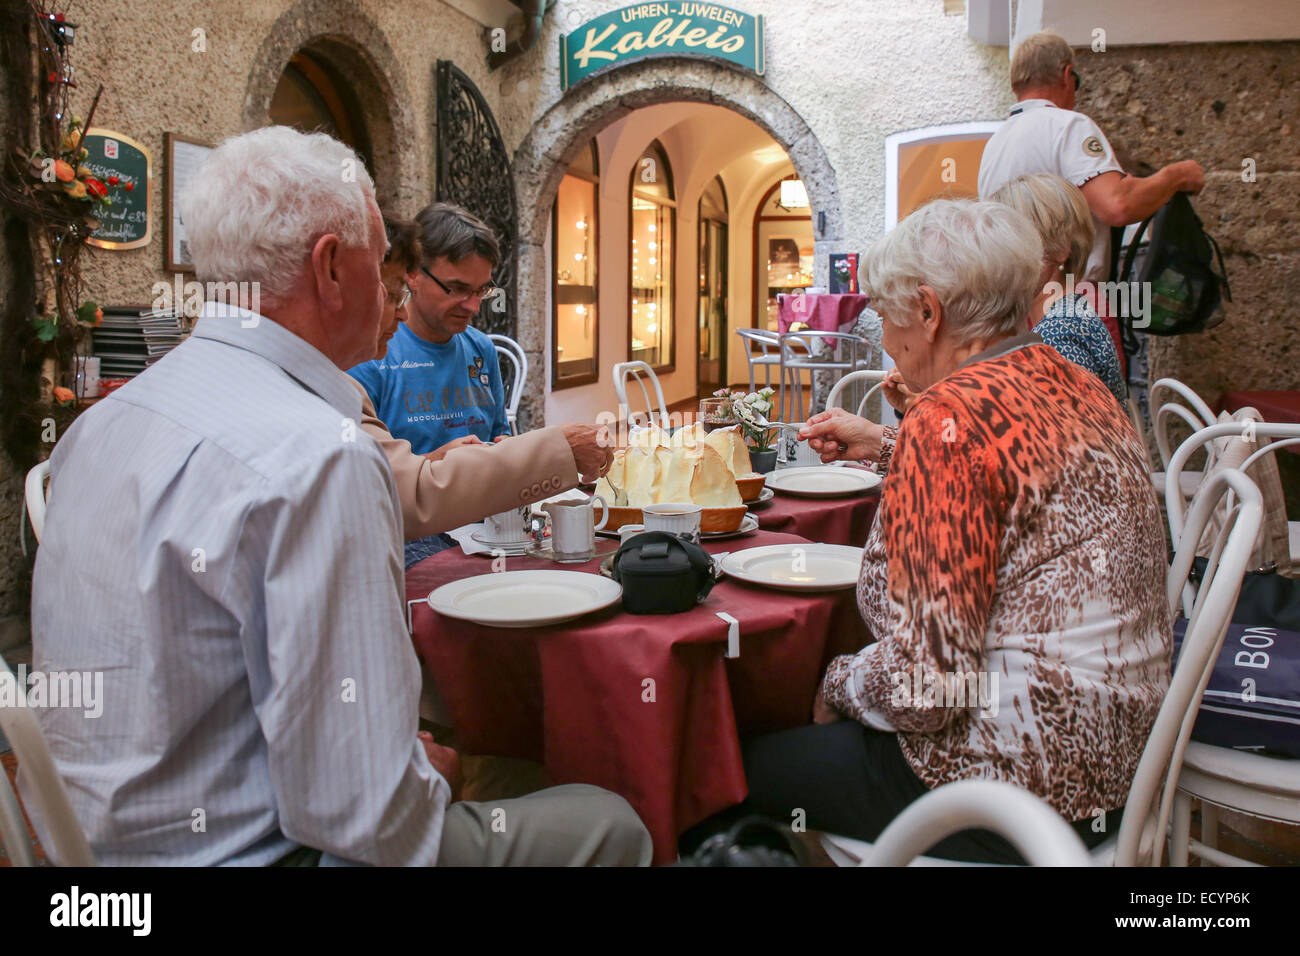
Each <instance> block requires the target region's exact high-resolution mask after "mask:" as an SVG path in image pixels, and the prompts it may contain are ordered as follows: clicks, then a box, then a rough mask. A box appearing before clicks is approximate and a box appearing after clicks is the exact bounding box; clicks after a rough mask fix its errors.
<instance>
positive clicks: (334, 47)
mask: <svg viewBox="0 0 1300 956" xmlns="http://www.w3.org/2000/svg"><path fill="white" fill-rule="evenodd" d="M304 49H305V50H308V51H310V52H312V53H314V54H316V55H318V56H321V57H323V58H324V59H326V60H327V61H328V62H329V64H330V65H331V66H332V67H333V68H334V69H336V70H337V71H338V72H339V74H341V75H342V76H343V77H344V78H345V79H346V80H347V81H348V83H349V84H350V85H351V87H352V89H353V91H354V92H355V94H356V96H357V99H358V101H359V102H360V103H361V105H362V107H363V111H364V115H365V121H366V125H367V132H368V133H369V137H370V145H371V151H372V153H373V155H374V166H375V169H374V178H375V192H376V195H377V198H378V200H379V203H380V205H381V206H383V207H385V208H393V209H397V208H408V207H410V206H411V205H412V204H414V203H418V202H421V201H423V193H422V191H421V190H420V189H419V188H417V184H420V183H422V182H423V181H424V179H425V177H424V176H422V175H421V173H420V170H419V165H418V156H417V155H416V151H415V150H412V149H411V148H410V144H411V143H414V142H417V141H418V139H417V135H416V128H417V127H416V123H415V120H414V117H413V116H412V115H411V114H410V109H411V102H412V100H411V97H410V96H409V94H408V93H407V90H406V88H405V85H404V84H403V82H402V79H401V77H400V75H399V74H398V73H397V72H396V71H395V70H390V69H387V68H386V65H387V64H395V63H396V62H397V54H396V53H394V52H393V48H392V46H391V45H390V44H389V42H388V38H387V37H386V36H385V35H384V32H383V31H382V30H380V29H379V27H378V26H377V25H376V24H375V23H374V21H373V20H371V19H370V17H368V16H367V15H366V14H365V13H364V12H363V11H362V9H361V8H360V6H359V5H358V4H356V3H354V2H351V0H301V2H299V3H296V4H295V5H294V6H292V7H290V8H289V9H288V10H287V11H285V13H284V14H282V15H281V16H280V18H279V19H278V20H276V21H275V23H274V24H273V25H272V27H271V29H270V31H269V32H268V33H267V35H266V39H265V40H263V41H262V45H261V47H260V48H259V49H258V51H257V55H256V56H255V57H254V59H253V68H252V70H251V71H250V73H249V76H248V85H247V87H246V89H245V93H244V108H243V128H244V129H245V130H253V129H259V128H260V127H263V126H265V125H266V124H267V114H268V112H269V110H270V106H271V96H272V94H273V93H274V92H275V87H276V84H277V83H278V82H279V79H280V74H281V73H282V72H283V70H284V68H285V65H286V64H287V63H288V62H289V58H290V57H291V56H293V55H294V54H295V53H297V52H298V51H299V50H304ZM403 144H405V148H402V147H403Z"/></svg>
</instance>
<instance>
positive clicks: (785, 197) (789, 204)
mask: <svg viewBox="0 0 1300 956" xmlns="http://www.w3.org/2000/svg"><path fill="white" fill-rule="evenodd" d="M777 205H779V206H781V207H782V208H783V209H807V208H808V190H807V189H805V188H804V184H803V181H802V180H799V179H785V180H782V181H781V201H780V202H779V203H778V204H777Z"/></svg>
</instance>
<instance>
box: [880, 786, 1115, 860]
mask: <svg viewBox="0 0 1300 956" xmlns="http://www.w3.org/2000/svg"><path fill="white" fill-rule="evenodd" d="M972 829H981V830H992V831H994V832H995V833H998V834H1000V835H1001V836H1003V837H1005V838H1006V839H1007V841H1008V842H1010V843H1011V845H1012V846H1014V847H1015V848H1016V849H1017V850H1019V851H1020V855H1021V856H1023V857H1024V858H1025V860H1026V862H1028V863H1029V865H1030V866H1089V865H1091V860H1090V858H1089V856H1088V848H1087V847H1086V846H1084V843H1083V841H1082V840H1080V839H1079V835H1078V834H1077V833H1075V832H1074V829H1073V828H1072V827H1071V826H1070V825H1069V824H1068V823H1066V822H1065V821H1064V820H1063V819H1062V818H1061V815H1060V814H1058V813H1057V812H1056V811H1055V810H1053V809H1052V808H1051V806H1049V805H1048V804H1047V802H1046V801H1044V800H1042V799H1040V798H1039V797H1036V796H1034V795H1033V794H1032V793H1030V792H1029V791H1027V790H1022V789H1020V788H1019V787H1016V786H1013V785H1012V784H1009V783H1003V782H1002V781H1000V780H959V781H957V782H956V783H949V784H945V785H944V786H942V787H936V788H935V789H934V790H932V791H930V792H929V793H927V794H926V795H925V796H923V797H922V798H921V799H920V800H917V801H916V802H915V803H913V804H911V805H910V806H909V807H908V808H907V809H906V810H904V811H903V812H902V813H900V814H899V815H898V816H897V817H895V818H894V819H893V820H892V821H891V822H890V824H889V826H887V827H885V829H884V832H883V833H881V834H880V837H879V839H877V840H876V842H875V844H874V845H873V846H872V848H871V852H870V853H868V854H867V856H866V859H864V860H863V861H862V864H861V865H862V866H907V865H908V864H909V863H911V862H912V861H913V860H915V859H916V858H917V857H918V856H919V855H920V854H921V853H922V852H924V851H925V850H927V849H929V848H930V847H932V846H934V845H935V844H936V843H938V842H939V841H940V840H943V839H945V838H946V837H949V836H952V835H953V834H954V833H960V832H961V831H962V830H972Z"/></svg>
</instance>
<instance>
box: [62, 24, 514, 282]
mask: <svg viewBox="0 0 1300 956" xmlns="http://www.w3.org/2000/svg"><path fill="white" fill-rule="evenodd" d="M76 13H77V20H78V22H79V25H80V29H79V30H78V32H77V39H76V46H75V49H74V57H73V62H74V64H75V65H76V68H77V77H78V78H79V79H80V80H81V81H82V93H81V96H82V98H84V100H85V102H84V103H83V102H82V100H81V99H78V101H77V104H78V106H79V107H80V108H81V109H83V110H84V108H85V106H86V105H88V102H89V97H90V95H92V94H93V84H94V83H95V82H97V81H103V82H104V83H105V87H106V89H105V92H104V98H103V100H102V101H101V102H100V107H99V111H98V112H97V113H96V115H95V125H96V126H103V127H107V128H109V129H114V130H117V131H119V132H121V133H124V134H126V135H128V136H131V137H133V138H135V139H137V140H139V141H140V142H142V143H144V145H145V146H146V147H148V149H149V150H150V151H151V153H152V155H153V183H152V184H151V186H150V189H151V198H150V201H151V203H152V204H153V205H152V209H153V215H154V223H155V233H154V237H153V241H152V242H151V243H150V244H149V245H148V246H147V247H144V248H141V249H132V250H126V251H110V250H102V249H91V250H89V251H88V253H87V254H86V256H85V257H84V259H83V272H84V274H85V277H86V294H87V295H88V296H89V297H90V298H93V299H95V301H97V302H100V303H107V304H113V305H126V304H137V303H147V302H149V301H151V299H152V296H151V295H150V289H151V287H152V285H153V283H154V282H157V281H159V280H164V281H166V280H169V276H168V275H167V274H166V272H165V271H164V269H163V265H164V251H165V250H164V246H163V234H162V223H163V216H164V213H165V209H164V187H165V182H164V164H163V158H164V153H163V134H164V133H165V132H173V133H177V134H179V135H181V136H185V137H188V138H190V139H195V140H200V141H204V142H210V143H217V142H220V141H221V140H222V139H225V138H226V137H229V136H233V135H235V134H237V133H241V132H245V131H247V130H249V129H256V128H258V127H259V126H264V125H266V109H267V106H268V105H269V103H270V99H271V93H272V91H274V89H275V85H276V81H277V80H278V79H279V77H280V74H281V72H282V71H283V70H284V67H285V65H286V64H287V63H288V60H289V57H290V56H292V55H293V53H295V52H296V51H297V50H298V49H300V48H301V47H303V46H305V45H307V44H309V43H312V42H320V41H322V40H323V42H324V43H326V44H333V46H334V53H335V55H334V56H332V57H331V61H330V62H331V65H332V66H334V67H335V68H336V69H338V70H339V71H340V72H341V73H342V74H343V75H344V77H345V78H346V79H347V80H349V81H350V83H351V84H353V87H354V89H355V90H356V91H357V92H358V94H359V95H360V96H361V97H362V98H363V102H362V107H363V110H364V112H365V114H366V120H367V125H368V126H369V129H370V133H371V138H372V140H373V141H374V151H375V154H376V155H375V165H376V170H375V175H376V187H377V191H378V193H379V196H380V199H381V201H383V202H384V203H385V204H386V205H387V206H388V207H390V208H392V209H393V211H395V212H396V213H398V214H401V215H413V214H414V213H415V212H417V211H418V210H419V209H420V207H421V206H423V205H424V204H425V203H427V202H428V201H429V199H430V198H431V193H432V189H433V181H434V180H433V173H434V161H435V159H434V156H435V144H436V142H437V116H436V110H435V98H436V63H437V61H438V60H439V59H450V60H453V61H454V62H455V63H456V65H457V66H459V67H460V68H461V69H462V70H464V71H465V72H466V73H468V74H469V75H470V77H471V78H472V79H473V80H474V81H475V82H476V83H477V84H478V85H479V87H480V89H481V90H482V91H483V94H484V96H485V98H486V99H487V101H488V103H489V105H491V106H492V107H493V109H496V108H497V105H498V104H497V96H496V92H495V88H496V83H495V81H494V78H493V77H492V75H491V74H489V73H488V70H487V64H486V62H485V56H486V47H485V45H484V43H483V40H482V30H483V27H482V26H480V25H479V24H478V23H476V22H474V21H473V20H471V19H470V18H468V17H467V16H465V15H464V14H462V13H460V12H459V11H457V10H455V9H454V8H453V7H451V6H448V5H447V4H444V3H441V2H439V0H404V2H402V3H400V4H397V3H377V2H367V0H297V2H292V0H173V2H169V3H166V4H161V3H156V2H152V0H125V2H123V0H115V2H108V0H83V2H81V3H79V4H78V5H77V10H76ZM195 31H202V32H201V33H196V32H195ZM200 40H201V41H202V42H200ZM200 47H202V49H200ZM87 88H89V90H88V89H87Z"/></svg>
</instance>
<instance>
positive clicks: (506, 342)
mask: <svg viewBox="0 0 1300 956" xmlns="http://www.w3.org/2000/svg"><path fill="white" fill-rule="evenodd" d="M488 338H490V339H491V340H492V344H493V345H495V346H496V350H497V358H498V359H505V360H506V364H507V365H508V366H509V367H510V370H511V372H512V376H511V379H510V381H509V382H508V383H507V384H506V421H507V422H508V423H509V424H510V434H512V435H518V434H519V402H520V400H521V399H522V398H523V397H524V381H525V380H526V379H527V378H528V356H527V355H525V354H524V350H523V347H522V346H520V344H519V343H518V342H516V341H515V340H514V339H512V338H511V337H510V336H508V335H497V334H493V335H489V336H488Z"/></svg>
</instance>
